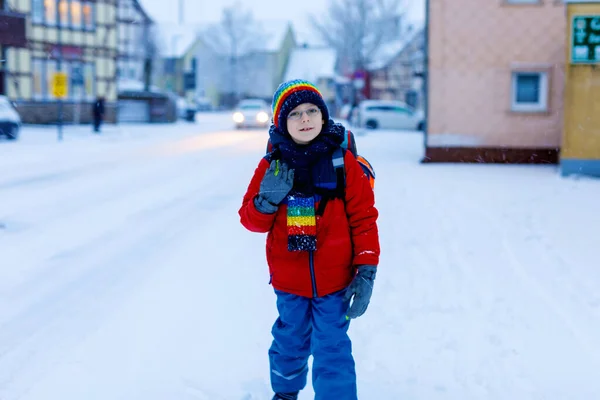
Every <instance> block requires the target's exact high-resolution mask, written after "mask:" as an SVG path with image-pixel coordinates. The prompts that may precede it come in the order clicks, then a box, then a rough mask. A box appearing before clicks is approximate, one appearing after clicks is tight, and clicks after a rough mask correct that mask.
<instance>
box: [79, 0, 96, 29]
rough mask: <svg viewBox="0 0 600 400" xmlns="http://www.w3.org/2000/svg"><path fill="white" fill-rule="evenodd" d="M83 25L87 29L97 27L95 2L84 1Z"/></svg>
mask: <svg viewBox="0 0 600 400" xmlns="http://www.w3.org/2000/svg"><path fill="white" fill-rule="evenodd" d="M82 9H83V25H84V26H85V29H87V30H93V29H95V28H96V24H95V22H94V21H95V17H94V12H95V10H94V3H91V2H85V3H83V7H82Z"/></svg>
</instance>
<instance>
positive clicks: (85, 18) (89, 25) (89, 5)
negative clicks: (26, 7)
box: [31, 0, 95, 30]
mask: <svg viewBox="0 0 600 400" xmlns="http://www.w3.org/2000/svg"><path fill="white" fill-rule="evenodd" d="M57 7H58V12H59V14H60V15H59V17H60V26H62V27H71V28H73V29H82V28H84V29H86V30H93V29H95V23H94V2H93V1H92V0H31V14H32V22H33V23H34V24H45V25H49V26H55V25H56V22H57V21H56V17H57V15H56V11H57Z"/></svg>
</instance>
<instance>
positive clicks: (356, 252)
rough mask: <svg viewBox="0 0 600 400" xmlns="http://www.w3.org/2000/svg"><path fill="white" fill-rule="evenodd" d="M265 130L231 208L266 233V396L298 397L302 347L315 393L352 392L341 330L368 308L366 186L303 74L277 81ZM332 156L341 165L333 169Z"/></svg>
mask: <svg viewBox="0 0 600 400" xmlns="http://www.w3.org/2000/svg"><path fill="white" fill-rule="evenodd" d="M269 135H270V139H271V143H272V145H273V151H271V152H270V153H269V154H267V155H266V156H265V157H264V158H263V159H262V160H261V161H260V163H259V165H258V168H257V169H256V171H255V172H254V177H253V178H252V181H251V182H250V185H249V187H248V191H247V192H246V195H245V196H244V199H243V203H242V207H241V208H240V210H239V214H240V218H241V222H242V224H243V225H244V226H245V227H246V228H247V229H248V230H250V231H252V232H263V233H264V232H267V233H268V235H267V245H266V248H267V262H268V264H269V272H270V275H271V283H272V285H273V287H274V289H275V293H276V296H277V309H278V311H279V317H278V318H277V321H276V322H275V324H274V325H273V329H272V334H273V343H272V345H271V348H270V349H269V361H270V366H271V386H272V388H273V391H274V392H275V396H274V397H273V400H294V399H297V398H298V392H299V391H300V390H302V389H303V388H304V387H305V386H306V378H307V373H308V358H309V356H310V355H311V354H312V356H313V370H312V374H313V387H314V390H315V400H333V399H335V400H356V399H357V389H356V373H355V367H354V359H353V357H352V344H351V341H350V338H349V337H348V334H347V331H348V327H349V325H350V319H351V318H357V317H359V316H361V315H362V314H363V313H364V312H365V311H366V309H367V306H368V304H369V301H370V298H371V293H372V290H373V282H374V280H375V274H376V271H377V264H378V263H379V237H378V231H377V223H376V221H377V217H378V212H377V209H376V208H375V205H374V203H375V200H374V195H373V190H372V188H371V186H370V184H369V181H368V179H367V177H366V176H365V175H364V173H363V171H362V169H361V167H360V165H359V164H358V162H357V161H356V159H355V157H354V156H353V155H352V153H351V152H350V151H347V150H343V149H341V147H340V146H341V144H342V142H343V141H344V137H345V129H344V127H343V126H341V125H339V124H336V123H334V122H333V121H332V120H331V119H329V112H328V110H327V106H326V105H325V102H324V101H323V98H322V96H321V94H320V92H319V90H318V89H317V88H316V87H315V86H314V85H313V84H311V83H310V82H307V81H303V80H294V81H289V82H285V83H283V84H281V85H280V86H279V88H278V89H277V91H276V92H275V95H274V96H273V124H272V125H271V128H270V131H269ZM334 164H336V165H337V166H339V165H341V164H343V167H344V168H343V170H344V173H343V174H341V175H342V176H340V174H339V173H337V172H336V168H335V166H336V165H334ZM338 170H339V171H342V170H341V169H338ZM352 298H353V301H352V305H350V300H351V299H352Z"/></svg>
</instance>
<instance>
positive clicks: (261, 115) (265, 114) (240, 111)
mask: <svg viewBox="0 0 600 400" xmlns="http://www.w3.org/2000/svg"><path fill="white" fill-rule="evenodd" d="M270 120H271V108H270V107H269V105H268V104H267V102H266V101H264V100H261V99H246V100H242V101H240V102H239V104H238V105H237V107H236V108H235V110H234V112H233V122H235V127H236V129H241V128H246V127H262V128H266V127H268V126H269V123H270Z"/></svg>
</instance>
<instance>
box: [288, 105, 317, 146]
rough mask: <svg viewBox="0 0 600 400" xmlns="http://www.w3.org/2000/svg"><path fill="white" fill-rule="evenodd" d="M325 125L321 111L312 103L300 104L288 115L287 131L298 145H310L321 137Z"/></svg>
mask: <svg viewBox="0 0 600 400" xmlns="http://www.w3.org/2000/svg"><path fill="white" fill-rule="evenodd" d="M324 123H325V121H323V115H322V114H321V110H319V107H317V106H315V105H314V104H312V103H303V104H300V105H299V106H298V107H296V108H294V109H293V110H292V111H290V113H289V114H288V115H287V130H288V132H289V133H290V136H291V137H292V140H293V141H294V142H296V143H298V144H308V143H310V142H311V141H312V140H313V139H314V138H316V137H317V136H319V133H321V129H323V124H324Z"/></svg>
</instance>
